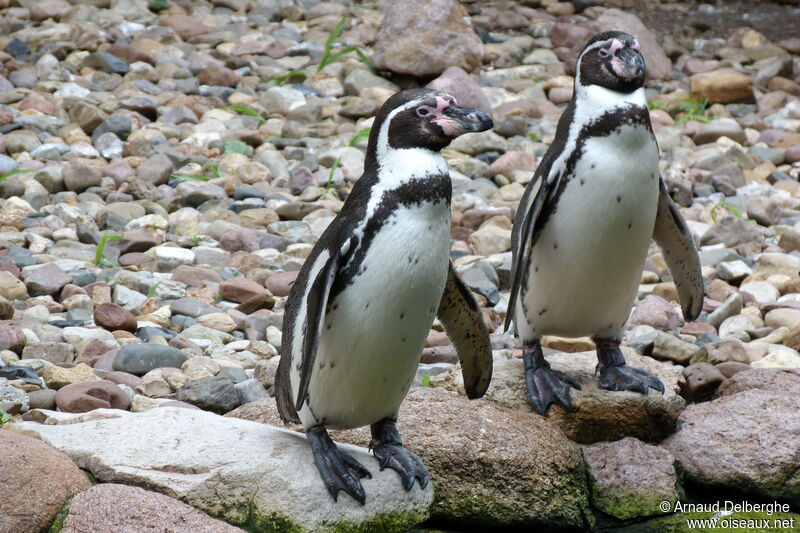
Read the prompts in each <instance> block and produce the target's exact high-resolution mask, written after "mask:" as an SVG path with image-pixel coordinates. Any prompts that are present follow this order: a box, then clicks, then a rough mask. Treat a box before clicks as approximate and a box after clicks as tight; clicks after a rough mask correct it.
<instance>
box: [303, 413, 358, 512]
mask: <svg viewBox="0 0 800 533" xmlns="http://www.w3.org/2000/svg"><path fill="white" fill-rule="evenodd" d="M306 438H307V440H308V443H309V444H310V445H311V451H312V452H313V454H314V463H315V464H316V465H317V470H318V471H319V475H320V477H321V478H322V481H323V483H325V487H326V488H327V489H328V493H329V494H330V495H331V497H332V498H333V501H339V491H344V492H346V493H347V494H349V495H350V496H352V498H353V499H354V500H356V501H357V502H358V503H360V504H361V505H364V504H365V503H366V501H367V495H366V493H365V492H364V487H362V486H361V481H360V479H361V478H365V477H366V478H371V477H372V475H371V474H370V473H369V470H367V469H366V468H364V466H363V465H362V464H361V463H359V462H358V461H356V460H355V459H353V457H351V456H350V455H349V454H346V453H344V452H342V451H340V450H339V449H338V448H337V447H336V444H335V443H334V442H333V441H332V440H331V438H330V436H329V435H328V432H327V431H326V430H325V428H324V427H323V426H314V427H312V428H309V429H308V431H307V432H306Z"/></svg>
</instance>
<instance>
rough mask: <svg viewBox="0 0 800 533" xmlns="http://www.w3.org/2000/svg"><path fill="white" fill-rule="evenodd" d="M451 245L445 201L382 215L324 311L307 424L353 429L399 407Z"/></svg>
mask: <svg viewBox="0 0 800 533" xmlns="http://www.w3.org/2000/svg"><path fill="white" fill-rule="evenodd" d="M449 248H450V210H449V207H448V205H447V203H446V202H445V201H440V202H437V203H430V202H425V203H422V204H419V205H415V206H411V207H399V208H398V209H397V210H396V211H395V212H394V213H393V214H392V215H391V216H389V217H388V218H387V220H386V221H385V223H384V225H383V226H382V228H381V230H380V231H379V232H377V233H376V234H375V236H374V238H373V240H372V242H371V244H370V245H369V248H368V251H367V253H366V255H365V257H364V260H363V262H362V268H361V269H360V274H359V275H358V276H357V277H355V278H354V279H353V282H352V284H351V285H349V286H348V287H347V288H346V289H345V290H343V291H342V292H341V293H339V295H337V297H336V298H335V299H334V300H333V301H332V305H331V307H330V308H329V310H328V313H327V315H326V317H325V321H324V325H323V330H322V336H321V337H320V344H319V349H318V352H317V359H316V364H315V367H314V370H313V373H312V378H311V383H310V386H309V406H308V408H306V409H303V410H302V411H303V412H301V413H300V416H301V419H303V422H304V423H308V422H309V421H315V422H316V423H320V422H324V423H325V424H326V425H328V426H330V427H343V428H344V427H358V426H363V425H367V424H370V423H374V422H376V421H378V420H380V419H381V418H384V417H387V416H392V415H393V414H394V413H395V412H396V411H397V409H398V408H399V406H400V403H401V402H402V400H403V398H405V395H406V393H407V392H408V389H409V387H410V386H411V382H412V381H413V378H414V375H415V374H416V370H417V366H418V365H419V358H420V355H421V353H422V348H423V346H424V343H425V339H426V337H427V335H428V331H429V330H430V327H431V324H432V323H433V320H434V318H435V315H436V309H437V308H438V304H439V300H440V299H441V295H442V291H443V290H444V284H445V281H446V277H447V264H448V254H449Z"/></svg>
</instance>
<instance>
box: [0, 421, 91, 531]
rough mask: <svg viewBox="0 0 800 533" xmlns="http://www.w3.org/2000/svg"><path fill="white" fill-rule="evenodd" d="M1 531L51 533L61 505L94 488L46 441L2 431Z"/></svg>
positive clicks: (83, 475) (0, 439)
mask: <svg viewBox="0 0 800 533" xmlns="http://www.w3.org/2000/svg"><path fill="white" fill-rule="evenodd" d="M0 450H3V460H2V461H0V479H2V480H3V482H2V483H0V531H3V532H8V533H39V532H40V531H47V529H48V528H49V527H50V524H51V523H52V522H53V520H54V519H55V517H56V515H57V514H58V511H59V510H60V509H61V506H62V505H64V503H65V502H66V501H67V500H68V499H69V498H70V497H71V496H73V495H74V494H77V493H79V492H81V491H82V490H86V489H88V488H89V487H91V483H90V482H89V479H88V478H87V477H86V475H85V474H84V473H83V472H81V470H80V469H79V468H78V467H77V465H75V463H73V462H72V459H70V458H69V457H67V456H66V455H64V454H63V453H62V452H60V451H58V450H56V449H55V448H53V447H52V446H49V445H48V444H45V443H44V442H42V441H40V440H37V439H33V438H31V437H29V436H25V435H21V434H18V433H14V432H13V431H4V430H0Z"/></svg>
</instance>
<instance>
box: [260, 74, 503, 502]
mask: <svg viewBox="0 0 800 533" xmlns="http://www.w3.org/2000/svg"><path fill="white" fill-rule="evenodd" d="M491 126H492V120H491V118H490V117H489V115H488V114H487V113H485V112H483V111H480V110H478V109H472V108H467V107H462V106H459V105H457V103H456V101H455V99H454V98H453V97H452V96H450V95H448V94H446V93H442V92H438V91H433V90H430V89H412V90H407V91H402V92H399V93H397V94H395V95H394V96H392V97H391V98H389V100H387V101H386V103H385V104H384V105H383V107H381V109H380V111H379V112H378V114H377V116H376V117H375V121H374V124H373V126H372V131H371V132H370V138H369V144H368V147H367V153H366V160H365V163H364V174H363V175H362V176H361V178H360V179H359V180H358V181H357V182H356V184H355V186H354V187H353V190H352V192H351V194H350V195H349V196H348V197H347V200H346V201H345V202H344V205H343V206H342V208H341V211H340V212H339V214H338V216H337V217H336V218H335V219H334V220H333V221H332V222H331V224H330V226H328V228H327V229H326V230H325V232H324V233H323V234H322V236H321V237H320V239H319V241H318V242H317V244H316V245H315V246H314V248H313V249H312V251H311V254H310V255H309V256H308V258H307V259H306V261H305V263H304V265H303V268H302V269H301V270H300V273H299V275H298V276H297V280H296V281H295V283H294V285H293V286H292V289H291V292H290V294H289V298H288V300H287V304H286V311H285V313H286V314H285V318H284V323H283V342H282V345H283V346H282V355H281V361H280V365H279V367H278V374H277V377H276V395H277V402H278V408H279V410H280V414H281V417H282V418H283V420H285V421H299V422H301V423H302V424H303V426H304V427H305V429H306V436H307V439H308V442H309V444H310V445H311V449H312V451H313V454H314V460H315V462H316V465H317V468H318V470H319V473H320V475H321V476H322V479H323V481H324V482H325V485H326V487H327V489H328V491H329V492H330V494H331V496H333V498H334V500H336V499H337V496H338V493H339V491H340V490H344V491H345V492H346V493H347V494H349V495H350V496H352V497H353V498H355V499H356V500H357V501H358V502H360V503H362V504H364V502H365V494H364V489H363V487H362V485H361V482H360V481H359V480H360V478H363V477H365V476H369V471H368V470H367V469H366V468H364V466H362V465H361V464H359V463H358V462H357V461H356V460H355V459H353V458H352V457H351V456H349V455H347V454H346V453H343V452H341V451H339V450H338V449H337V447H336V445H335V444H334V442H333V441H332V440H331V438H330V437H329V436H328V433H327V430H326V428H338V429H348V428H355V427H361V426H366V425H369V426H370V428H371V430H372V441H371V442H370V449H371V450H372V452H373V453H374V455H375V457H376V459H378V461H379V464H380V468H381V470H383V469H384V468H385V467H389V468H391V469H394V470H396V471H397V472H398V473H399V474H400V476H401V478H402V483H403V486H404V487H405V489H406V490H411V488H412V487H413V486H414V480H415V479H417V480H419V483H420V485H421V486H422V487H425V486H426V485H427V483H428V474H427V471H426V469H425V466H424V465H423V464H422V461H420V459H419V458H418V457H417V456H416V455H414V454H413V453H411V452H410V451H408V450H407V449H405V448H404V447H403V444H402V441H401V439H400V434H399V433H398V430H397V428H396V426H395V422H396V420H397V412H398V409H399V407H400V403H401V402H402V401H403V399H404V398H405V396H406V393H408V390H409V388H410V387H411V384H412V382H413V380H414V377H415V375H416V372H417V367H418V365H419V362H420V357H421V354H422V349H423V347H424V344H425V339H426V337H427V335H428V332H429V330H430V327H431V325H432V324H433V320H434V318H436V316H437V315H438V317H439V320H440V321H441V322H442V324H443V326H444V328H445V331H446V332H447V333H448V335H449V336H450V338H451V340H452V341H453V344H454V345H455V347H456V350H457V352H458V355H459V358H460V359H461V363H462V366H463V373H464V381H465V386H466V389H467V393H468V395H469V396H470V397H472V398H477V397H480V396H482V395H483V394H484V392H485V391H486V388H487V387H488V386H489V381H490V380H491V374H492V353H491V345H490V343H489V335H488V331H487V330H486V326H485V325H484V323H483V318H482V315H481V312H480V308H479V307H478V306H477V304H476V302H475V300H474V299H473V297H472V295H471V293H470V292H469V290H468V289H467V288H466V286H465V285H464V284H463V282H462V281H461V279H460V278H459V277H458V275H457V274H456V273H455V271H454V270H453V266H452V264H451V263H450V261H449V251H450V197H451V190H452V189H451V182H450V175H449V171H448V168H447V164H446V163H445V161H444V158H443V157H442V155H441V154H440V153H439V151H440V150H441V149H442V148H444V147H446V146H447V145H448V144H449V143H450V141H451V140H452V139H454V138H455V137H457V136H459V135H461V134H463V133H467V132H476V131H484V130H487V129H489V128H490V127H491Z"/></svg>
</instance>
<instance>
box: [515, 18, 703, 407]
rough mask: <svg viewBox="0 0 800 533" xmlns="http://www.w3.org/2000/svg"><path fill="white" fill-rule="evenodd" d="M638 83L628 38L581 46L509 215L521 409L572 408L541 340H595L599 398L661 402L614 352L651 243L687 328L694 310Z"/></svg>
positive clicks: (686, 259)
mask: <svg viewBox="0 0 800 533" xmlns="http://www.w3.org/2000/svg"><path fill="white" fill-rule="evenodd" d="M644 80H645V64H644V59H643V58H642V54H641V50H640V44H639V41H638V40H637V39H636V38H634V37H633V36H631V35H628V34H627V33H623V32H619V31H610V32H604V33H601V34H599V35H596V36H595V37H593V38H592V39H591V40H590V41H589V42H588V44H587V45H586V46H585V47H584V48H583V50H582V51H581V53H580V55H579V56H578V60H577V64H576V74H575V81H574V93H573V97H572V100H571V101H570V102H569V104H568V106H567V108H566V110H565V111H564V113H563V115H562V116H561V118H560V120H559V122H558V126H557V128H556V134H555V140H554V141H553V143H552V144H551V146H550V147H549V149H548V150H547V152H546V153H545V155H544V157H543V158H542V160H541V162H540V164H539V166H538V168H537V170H536V172H535V174H534V178H533V180H532V181H531V183H530V184H529V185H528V187H527V188H526V190H525V193H524V195H523V197H522V199H521V200H520V205H519V209H518V210H517V213H516V216H515V220H514V227H513V232H512V251H513V254H512V255H513V261H512V274H511V280H512V283H511V294H510V299H509V304H508V312H507V315H506V324H505V327H506V329H508V327H509V325H510V322H511V321H512V320H513V322H514V325H515V329H516V333H517V335H518V336H519V338H520V340H521V341H522V344H523V361H524V368H525V383H526V386H527V391H528V397H529V401H530V403H531V406H532V407H533V408H534V409H535V410H536V411H538V412H539V413H541V414H544V413H545V412H546V411H547V409H548V407H549V406H550V405H551V404H552V403H554V402H556V403H558V404H560V405H562V406H563V407H564V408H566V409H568V410H571V409H572V404H571V400H570V387H574V388H580V387H579V385H578V383H577V382H576V381H575V380H573V379H572V378H571V377H569V376H567V375H566V374H563V373H561V372H557V371H554V370H552V369H551V368H550V365H549V364H548V362H547V361H546V360H545V358H544V356H543V354H542V348H541V344H540V338H541V336H542V335H559V336H564V337H579V336H591V337H592V338H593V339H594V341H595V343H596V347H597V358H598V365H597V372H598V373H599V375H600V376H599V377H600V387H602V388H604V389H608V390H631V391H638V392H641V393H643V394H647V392H648V390H649V389H650V388H652V389H655V390H658V391H661V392H662V393H663V391H664V385H663V384H662V383H661V381H659V379H658V378H657V377H655V376H653V375H652V374H650V373H648V372H646V371H644V370H642V369H639V368H634V367H631V366H628V365H627V364H626V363H625V358H624V357H623V355H622V351H621V350H620V348H619V345H620V341H621V339H622V333H623V329H624V327H625V323H626V322H627V320H628V316H629V314H630V310H631V307H632V306H633V303H634V301H635V299H636V297H637V292H638V288H639V282H640V279H641V274H642V270H643V268H644V262H645V259H646V258H647V252H648V248H649V245H650V240H651V238H654V239H655V241H656V242H657V243H658V245H659V246H660V247H661V248H662V250H663V255H664V259H665V260H666V263H667V265H668V267H669V269H670V272H671V273H672V276H673V279H674V280H675V284H676V286H677V290H678V294H679V297H680V301H681V307H682V310H683V315H684V317H685V318H686V320H693V319H695V318H696V317H697V316H698V315H699V314H700V311H701V308H702V304H703V279H702V275H701V272H700V261H699V259H698V256H697V251H696V248H695V245H694V241H693V240H692V236H691V233H690V231H689V229H688V228H687V226H686V223H685V222H684V220H683V218H682V217H681V215H680V212H679V211H678V209H677V207H676V206H675V205H674V204H673V202H672V200H671V199H670V197H669V195H668V193H667V190H666V188H665V187H664V183H663V181H662V180H661V177H660V175H659V168H658V160H659V155H658V145H657V144H656V139H655V136H654V135H653V130H652V128H651V125H650V115H649V112H648V107H647V100H646V98H645V92H644Z"/></svg>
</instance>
